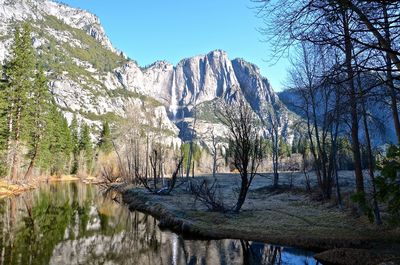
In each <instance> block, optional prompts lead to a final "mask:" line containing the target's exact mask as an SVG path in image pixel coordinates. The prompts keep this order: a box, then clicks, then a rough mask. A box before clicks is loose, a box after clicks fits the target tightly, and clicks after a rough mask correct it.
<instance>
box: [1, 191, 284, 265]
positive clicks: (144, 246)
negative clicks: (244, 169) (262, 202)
mask: <svg viewBox="0 0 400 265" xmlns="http://www.w3.org/2000/svg"><path fill="white" fill-rule="evenodd" d="M97 195H98V194H96V192H95V189H94V188H93V187H91V186H87V185H82V184H76V183H71V184H62V185H61V184H60V185H57V186H50V187H49V186H46V187H43V188H41V189H40V190H37V191H33V192H32V193H26V194H24V195H23V196H19V197H15V198H9V199H5V200H2V201H0V265H1V264H49V263H50V264H104V263H111V264H160V265H183V264H184V265H188V264H190V265H200V264H201V265H203V264H204V265H205V264H211V265H214V264H224V265H228V264H233V265H241V264H243V262H245V263H244V264H280V263H279V262H280V260H281V250H280V248H276V247H275V248H274V247H269V246H267V245H264V244H255V243H248V242H244V241H243V242H240V241H238V240H209V241H200V240H184V239H183V238H182V237H181V236H178V235H176V234H174V233H171V232H168V231H164V232H162V231H161V230H160V229H159V227H158V222H157V221H156V220H155V219H154V218H153V217H151V216H149V215H146V214H142V213H139V212H129V211H128V210H127V207H126V206H120V205H118V204H116V203H115V200H110V199H106V198H103V197H102V196H97ZM112 198H113V199H114V198H115V194H114V195H112Z"/></svg>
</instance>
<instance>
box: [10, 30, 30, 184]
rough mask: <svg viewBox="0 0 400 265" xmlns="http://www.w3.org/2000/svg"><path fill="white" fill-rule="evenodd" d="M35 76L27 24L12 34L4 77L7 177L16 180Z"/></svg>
mask: <svg viewBox="0 0 400 265" xmlns="http://www.w3.org/2000/svg"><path fill="white" fill-rule="evenodd" d="M34 73H35V54H34V50H33V46H32V41H31V30H30V27H29V24H28V23H25V24H24V25H23V27H22V32H20V30H19V29H18V28H17V29H16V31H15V38H14V44H13V47H12V59H11V61H10V62H9V63H8V67H7V70H6V76H7V79H8V86H7V88H6V97H7V102H8V106H6V108H5V109H6V110H7V125H8V126H9V127H8V128H9V139H8V143H7V144H8V150H9V149H10V147H11V146H12V147H13V152H12V158H11V160H12V162H11V178H12V179H13V180H15V179H16V178H17V177H18V171H19V167H20V155H21V154H20V152H21V150H20V149H21V141H22V140H23V139H24V137H25V136H26V134H27V130H26V128H25V127H26V126H25V125H26V124H25V123H24V121H26V119H25V117H26V115H27V110H26V106H27V105H28V104H29V100H30V99H31V97H30V95H29V94H30V91H32V87H33V82H32V81H33V79H34Z"/></svg>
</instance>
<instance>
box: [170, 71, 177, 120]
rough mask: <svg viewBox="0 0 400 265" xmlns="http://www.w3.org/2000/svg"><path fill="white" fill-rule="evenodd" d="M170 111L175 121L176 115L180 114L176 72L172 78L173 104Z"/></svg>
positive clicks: (171, 103)
mask: <svg viewBox="0 0 400 265" xmlns="http://www.w3.org/2000/svg"><path fill="white" fill-rule="evenodd" d="M169 111H170V112H171V113H172V119H175V117H176V113H177V112H178V101H177V99H176V81H175V71H174V72H173V76H172V87H171V102H170V105H169Z"/></svg>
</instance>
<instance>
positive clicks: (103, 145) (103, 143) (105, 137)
mask: <svg viewBox="0 0 400 265" xmlns="http://www.w3.org/2000/svg"><path fill="white" fill-rule="evenodd" d="M98 146H99V149H100V151H102V152H104V153H105V154H108V153H110V152H111V150H112V148H113V145H112V139H111V131H110V126H109V124H108V122H107V121H106V122H104V123H103V129H102V131H101V134H100V140H99V143H98Z"/></svg>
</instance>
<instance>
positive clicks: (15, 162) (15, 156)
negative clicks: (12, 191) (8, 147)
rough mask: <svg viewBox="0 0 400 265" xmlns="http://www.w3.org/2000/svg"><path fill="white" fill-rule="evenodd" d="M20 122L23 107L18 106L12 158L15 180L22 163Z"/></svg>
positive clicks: (12, 172) (12, 170) (13, 178)
mask: <svg viewBox="0 0 400 265" xmlns="http://www.w3.org/2000/svg"><path fill="white" fill-rule="evenodd" d="M20 122H21V109H20V108H17V117H16V119H15V128H14V129H15V137H14V154H13V158H12V169H11V179H12V180H13V181H15V180H17V179H18V171H19V165H20V157H19V155H20V154H19V140H20V134H21V132H20V130H21V128H20Z"/></svg>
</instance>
